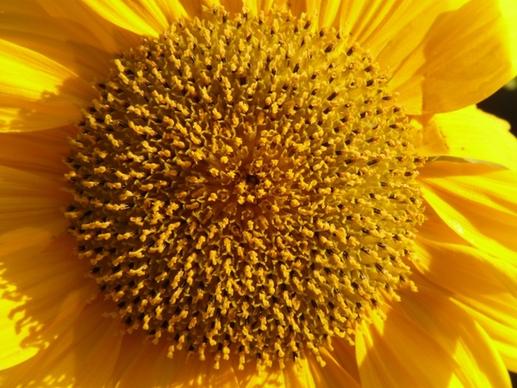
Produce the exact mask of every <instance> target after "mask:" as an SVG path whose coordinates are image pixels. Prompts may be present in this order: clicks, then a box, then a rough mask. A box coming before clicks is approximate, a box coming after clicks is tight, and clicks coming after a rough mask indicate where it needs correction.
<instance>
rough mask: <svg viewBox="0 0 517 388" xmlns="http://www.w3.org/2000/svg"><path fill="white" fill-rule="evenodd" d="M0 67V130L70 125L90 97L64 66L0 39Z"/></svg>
mask: <svg viewBox="0 0 517 388" xmlns="http://www.w3.org/2000/svg"><path fill="white" fill-rule="evenodd" d="M0 68H1V69H2V72H1V73H0V131H6V130H7V131H19V130H36V129H45V128H53V127H58V126H64V125H68V124H71V123H73V122H75V121H76V120H78V119H79V118H80V117H81V111H80V106H82V105H83V104H84V103H85V101H88V100H89V99H90V98H91V96H92V91H91V89H90V88H89V86H88V85H86V84H84V83H83V82H81V80H80V79H78V78H77V76H76V75H75V74H74V73H72V72H71V71H70V70H68V69H66V68H65V67H64V66H62V65H60V64H59V63H57V62H55V61H53V60H51V59H49V58H47V57H45V56H44V55H41V54H39V53H37V52H35V51H32V50H29V49H26V48H23V47H21V46H18V45H16V44H13V43H10V42H7V41H5V40H0Z"/></svg>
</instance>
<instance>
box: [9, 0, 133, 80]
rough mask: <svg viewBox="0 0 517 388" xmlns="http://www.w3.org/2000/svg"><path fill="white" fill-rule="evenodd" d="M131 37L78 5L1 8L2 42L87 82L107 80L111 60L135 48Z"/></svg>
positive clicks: (26, 4)
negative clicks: (13, 44) (51, 62)
mask: <svg viewBox="0 0 517 388" xmlns="http://www.w3.org/2000/svg"><path fill="white" fill-rule="evenodd" d="M132 35H134V34H131V33H129V32H127V31H125V30H123V29H120V28H116V27H115V26H113V25H112V24H111V23H109V22H107V21H105V20H104V19H102V18H100V17H98V16H97V15H96V14H95V13H94V12H92V10H90V9H89V8H88V7H87V6H85V5H84V4H82V3H80V2H78V1H73V2H72V1H55V2H41V3H40V4H38V3H35V2H34V1H27V0H20V1H16V2H9V3H8V4H5V3H4V4H2V5H0V39H4V40H7V41H9V42H12V43H15V44H17V45H19V46H22V47H25V48H28V49H30V50H33V51H35V52H38V53H40V54H42V55H44V56H46V57H48V58H50V59H52V60H53V61H55V62H58V63H59V64H61V65H63V66H64V67H66V68H67V69H70V70H71V71H72V72H73V73H74V74H77V75H78V76H80V77H81V78H83V79H87V80H99V79H101V78H103V77H105V73H106V66H108V64H109V61H110V58H111V56H112V55H113V54H114V53H116V52H120V51H121V50H123V49H124V48H127V47H128V46H129V45H131V44H136V42H137V40H136V36H132Z"/></svg>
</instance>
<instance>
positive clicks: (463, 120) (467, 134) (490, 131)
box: [419, 106, 517, 170]
mask: <svg viewBox="0 0 517 388" xmlns="http://www.w3.org/2000/svg"><path fill="white" fill-rule="evenodd" d="M419 151H420V152H421V153H422V154H425V155H430V156H441V155H449V156H453V157H459V158H465V159H471V160H472V159H474V160H478V161H487V162H489V163H495V164H500V165H501V166H503V167H506V168H509V169H514V170H515V169H517V139H515V137H514V136H513V135H512V134H511V133H510V125H509V124H508V123H507V122H506V121H504V120H502V119H500V118H498V117H495V116H493V115H491V114H488V113H485V112H483V111H481V110H480V109H478V108H476V107H475V106H470V107H467V108H464V109H461V110H458V111H454V112H450V113H442V114H437V115H434V116H432V118H430V119H429V120H428V121H426V122H425V125H424V128H423V141H422V146H421V148H420V150H419Z"/></svg>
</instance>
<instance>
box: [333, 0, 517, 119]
mask: <svg viewBox="0 0 517 388" xmlns="http://www.w3.org/2000/svg"><path fill="white" fill-rule="evenodd" d="M516 18H517V8H516V7H515V4H513V3H512V2H511V0H508V1H507V0H503V1H492V0H470V1H469V0H444V1H427V0H426V1H404V0H389V1H381V0H379V1H371V2H364V1H359V0H357V1H354V0H352V1H343V2H342V7H341V11H340V25H341V28H342V30H343V32H345V33H350V34H351V35H352V36H353V37H354V39H356V40H357V41H358V42H360V43H361V44H362V45H363V46H364V47H367V48H368V49H369V50H371V52H372V54H373V55H374V56H375V57H377V58H378V60H379V62H380V64H381V65H382V66H383V67H384V69H385V70H386V71H388V72H391V73H393V77H392V80H391V86H392V87H393V89H394V90H396V91H398V92H399V93H400V99H399V100H400V102H401V104H402V105H404V107H405V109H406V110H407V111H408V112H410V113H413V114H419V113H422V112H429V113H438V112H446V111H451V110H456V109H459V108H462V107H465V106H468V105H471V104H473V103H477V102H479V101H481V100H482V99H483V98H485V97H487V96H489V95H490V94H492V93H493V92H495V91H496V90H497V89H498V88H500V87H501V86H503V85H504V84H505V83H506V82H508V81H509V80H510V79H511V78H512V77H513V76H514V75H515V74H516V73H517V67H516V64H517V43H516V42H517V39H516V37H517V25H516V24H515V22H514V21H515V19H516Z"/></svg>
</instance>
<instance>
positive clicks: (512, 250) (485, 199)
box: [421, 170, 517, 262]
mask: <svg viewBox="0 0 517 388" xmlns="http://www.w3.org/2000/svg"><path fill="white" fill-rule="evenodd" d="M421 181H422V182H423V186H424V187H423V193H424V198H425V199H426V201H427V202H428V204H429V205H430V206H431V207H432V208H433V209H434V211H436V213H437V214H438V215H439V217H440V218H441V219H442V220H443V221H444V222H445V223H447V224H448V225H449V227H450V228H451V229H452V230H454V231H455V232H456V233H457V234H458V235H460V236H461V237H462V238H463V239H465V240H466V241H468V242H469V243H470V244H472V245H473V246H475V247H476V248H478V249H480V250H481V251H482V252H484V253H486V254H488V255H490V256H491V257H498V258H500V259H501V260H503V259H504V260H506V261H507V262H511V261H512V260H513V261H514V262H517V241H516V239H515V237H514V236H515V233H514V232H515V230H516V228H517V191H516V188H517V186H516V183H517V173H516V172H514V171H510V170H501V171H495V172H491V173H485V174H482V175H477V176H476V175H470V176H461V175H459V176H450V177H446V178H438V177H437V178H426V177H422V178H421Z"/></svg>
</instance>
